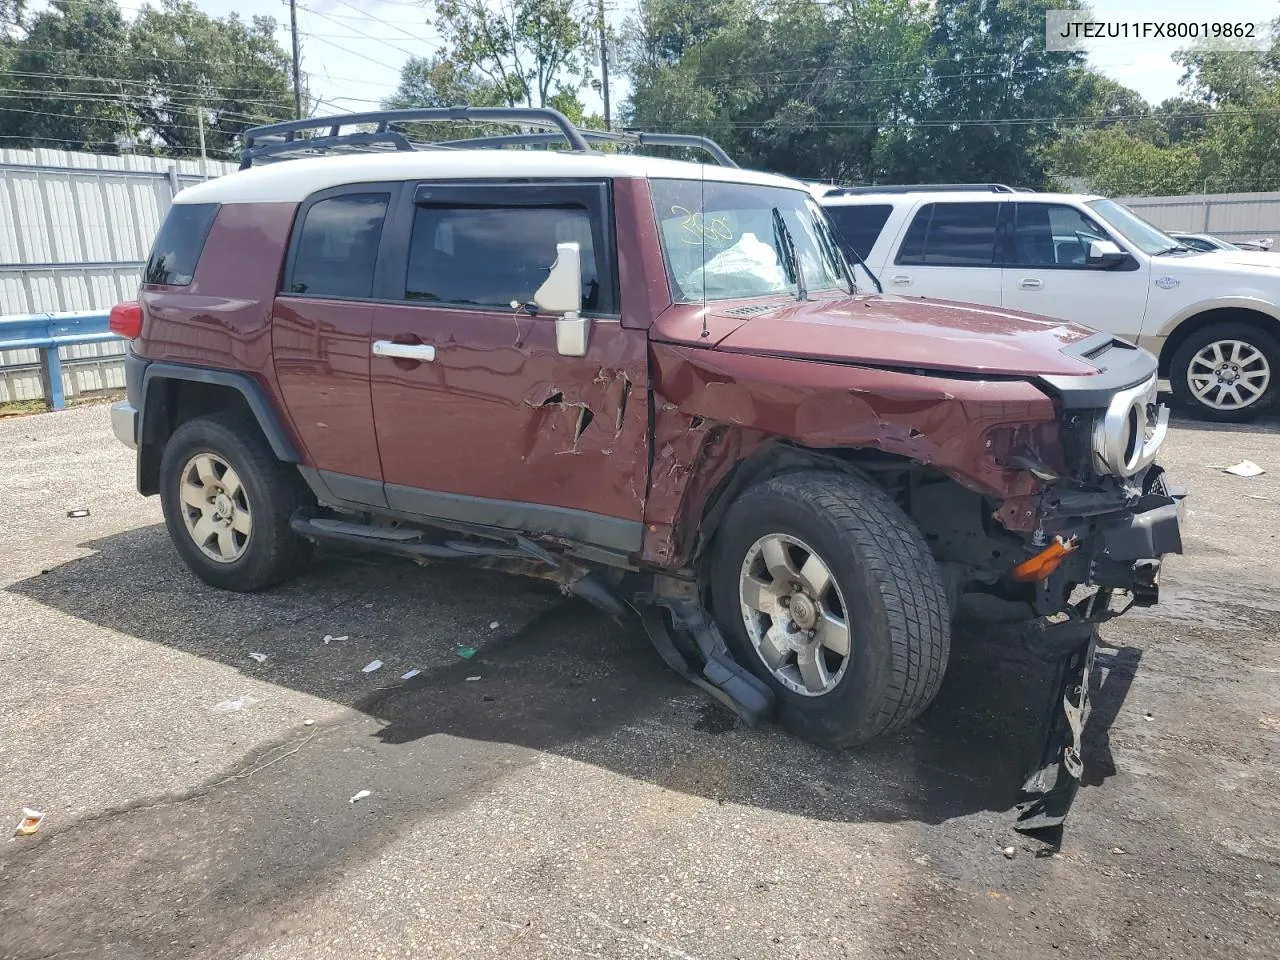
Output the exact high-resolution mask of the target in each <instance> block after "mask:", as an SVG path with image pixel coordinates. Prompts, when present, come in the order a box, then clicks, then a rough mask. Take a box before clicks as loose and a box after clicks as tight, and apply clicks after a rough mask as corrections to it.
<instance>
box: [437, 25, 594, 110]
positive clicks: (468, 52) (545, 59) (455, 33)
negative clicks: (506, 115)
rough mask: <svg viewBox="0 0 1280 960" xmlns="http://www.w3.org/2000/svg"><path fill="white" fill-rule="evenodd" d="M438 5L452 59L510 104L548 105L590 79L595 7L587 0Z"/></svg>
mask: <svg viewBox="0 0 1280 960" xmlns="http://www.w3.org/2000/svg"><path fill="white" fill-rule="evenodd" d="M435 10H436V21H435V25H436V29H437V30H439V31H440V34H441V36H443V37H444V40H445V44H446V46H447V48H448V56H449V59H450V60H452V61H453V62H454V63H457V64H458V65H459V66H461V67H467V68H470V69H472V70H474V71H476V72H477V73H479V74H480V75H481V76H483V77H484V78H485V79H486V80H487V81H488V82H489V83H490V84H491V85H492V87H493V88H494V89H495V90H497V91H498V94H499V96H500V97H501V100H502V102H505V103H506V104H508V105H509V106H516V105H524V106H530V107H541V106H546V105H549V103H550V101H551V98H552V97H554V96H556V95H558V94H560V93H561V92H562V91H564V90H569V91H574V90H578V89H581V88H582V87H583V86H585V85H586V84H587V83H589V81H590V78H591V65H592V62H593V60H592V58H593V56H594V53H595V34H594V32H593V30H592V26H593V23H594V13H593V9H592V8H591V7H590V6H588V5H587V4H586V3H585V0H497V2H490V0H437V2H436V4H435Z"/></svg>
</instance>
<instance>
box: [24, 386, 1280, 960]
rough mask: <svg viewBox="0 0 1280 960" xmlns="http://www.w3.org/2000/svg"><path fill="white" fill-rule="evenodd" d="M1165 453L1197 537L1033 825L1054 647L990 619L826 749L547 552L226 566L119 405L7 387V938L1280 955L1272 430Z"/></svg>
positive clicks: (30, 953) (447, 953)
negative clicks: (910, 706)
mask: <svg viewBox="0 0 1280 960" xmlns="http://www.w3.org/2000/svg"><path fill="white" fill-rule="evenodd" d="M1166 449H1167V453H1166V455H1165V457H1164V462H1165V463H1166V465H1167V466H1168V467H1169V469H1170V472H1171V473H1172V474H1173V476H1174V478H1175V480H1177V481H1178V482H1182V483H1185V484H1187V485H1188V486H1189V487H1190V488H1191V491H1192V499H1191V501H1190V503H1189V506H1190V510H1189V519H1188V528H1187V535H1188V537H1187V540H1188V542H1187V547H1188V553H1187V555H1186V556H1185V557H1182V558H1177V559H1175V560H1173V561H1172V562H1171V563H1169V564H1168V566H1167V567H1166V572H1165V576H1164V581H1163V594H1164V596H1163V599H1162V601H1161V604H1160V606H1159V607H1157V608H1155V609H1153V610H1150V611H1135V612H1132V613H1130V614H1129V615H1126V616H1125V617H1123V618H1121V619H1120V620H1117V621H1114V622H1112V623H1110V624H1108V625H1107V626H1106V627H1105V628H1104V639H1105V641H1106V643H1107V644H1108V646H1107V647H1105V648H1104V649H1103V650H1102V651H1101V653H1100V657H1099V662H1100V670H1099V679H1100V682H1101V688H1100V690H1099V692H1098V693H1097V694H1096V697H1095V709H1094V716H1093V719H1092V721H1091V727H1090V730H1089V736H1088V741H1087V744H1086V748H1087V749H1086V752H1085V762H1086V766H1087V773H1086V785H1085V788H1084V789H1083V790H1081V792H1080V795H1079V798H1078V800H1077V803H1076V807H1075V811H1074V813H1073V815H1072V818H1071V820H1070V821H1069V823H1068V825H1067V828H1066V830H1065V832H1064V834H1063V835H1062V837H1061V840H1060V842H1059V843H1053V842H1043V841H1040V840H1031V839H1027V838H1023V837H1019V836H1018V835H1016V834H1014V833H1013V832H1012V831H1011V829H1010V828H1011V824H1012V821H1013V815H1012V812H1011V810H1010V804H1011V802H1012V799H1013V797H1014V794H1015V791H1016V788H1017V785H1018V782H1019V780H1020V776H1021V774H1022V768H1023V761H1024V759H1025V758H1026V754H1027V751H1028V750H1029V749H1030V747H1031V746H1032V745H1031V744H1030V743H1029V741H1028V736H1027V729H1028V727H1029V726H1030V725H1031V724H1032V722H1033V720H1034V718H1035V717H1036V716H1037V715H1038V712H1039V706H1040V702H1041V701H1042V700H1043V698H1044V697H1045V695H1046V689H1045V685H1046V683H1047V681H1048V677H1047V675H1046V673H1045V671H1044V670H1043V668H1042V667H1041V666H1039V665H1037V664H1036V663H1035V662H1033V661H1031V660H1029V659H1028V658H1027V657H1025V656H1024V655H1022V654H1021V653H1020V652H1019V651H1018V649H1017V648H1011V647H1010V646H1009V645H1008V644H1007V642H1004V641H1003V640H1002V639H1001V637H999V636H997V635H994V634H991V633H983V634H981V635H974V634H973V633H970V632H963V631H962V632H961V633H960V635H959V636H958V637H957V638H956V644H955V651H954V655H953V660H952V663H951V665H950V668H949V671H948V674H947V680H946V683H945V685H944V688H943V691H942V694H941V695H940V697H939V699H938V701H937V702H936V703H935V705H934V706H933V707H932V708H931V709H930V710H929V711H928V712H927V713H926V714H925V716H924V717H923V718H922V719H921V721H920V722H919V723H918V724H916V725H915V726H914V727H913V728H912V729H910V730H908V731H906V732H904V733H903V734H901V735H899V736H896V737H894V738H890V739H887V740H884V741H882V742H877V743H875V744H873V745H871V746H870V747H868V748H864V749H861V750H858V751H853V752H849V753H845V754H832V753H827V752H824V751H821V750H818V749H816V748H812V747H809V746H807V745H805V744H803V743H801V742H798V741H796V740H794V739H792V738H790V737H788V736H786V735H785V734H783V733H781V732H780V731H778V730H776V729H772V728H770V729H764V730H747V729H743V728H741V727H739V726H738V725H737V724H736V723H735V722H733V721H732V720H731V719H729V718H728V717H727V716H726V715H725V714H723V713H721V712H720V711H719V710H717V709H715V708H713V707H711V706H710V705H709V703H708V702H707V700H706V699H705V698H704V697H703V696H702V695H701V694H699V693H698V692H697V691H696V690H694V689H693V688H691V687H687V686H685V685H684V684H682V683H681V682H680V681H679V680H677V679H675V678H674V677H673V676H672V675H670V674H668V673H666V672H665V671H664V670H663V669H662V667H661V665H660V663H659V661H658V658H657V656H656V655H655V654H654V653H653V652H652V651H651V650H650V649H649V647H648V645H647V642H646V641H645V639H644V637H643V635H642V634H641V633H640V632H639V631H638V630H636V629H627V628H619V627H617V626H615V625H613V624H611V623H610V622H609V621H608V620H607V619H605V618H603V617H601V616H599V615H597V614H596V613H595V612H594V611H593V610H592V609H590V608H589V607H586V606H584V605H582V604H581V603H579V602H577V601H570V600H565V599H563V598H561V597H560V596H559V595H558V594H557V593H555V592H554V591H553V590H550V589H548V588H547V587H545V586H543V585H541V584H539V583H535V582H527V581H523V580H517V579H511V578H505V577H502V576H498V575H490V574H483V573H475V572H472V571H469V570H462V569H459V568H455V567H450V566H447V565H443V566H435V567H431V568H428V569H421V568H418V567H414V566H412V565H409V564H406V563H402V562H399V561H395V560H384V559H380V558H372V559H371V558H369V557H359V556H342V555H339V554H336V553H327V554H325V555H323V556H322V557H321V559H320V561H319V562H318V564H317V565H316V567H315V569H314V570H313V571H312V572H311V573H309V574H308V575H307V576H306V577H305V578H303V579H301V580H298V581H296V582H294V583H292V584H290V585H288V586H285V587H283V588H280V589H277V590H274V591H272V592H270V593H267V594H263V595H257V596H236V595H230V594H223V593H218V592H215V591H213V590H211V589H209V588H206V587H204V586H202V585H200V584H199V583H197V582H196V581H195V580H194V578H192V577H191V576H190V575H189V574H188V573H187V572H186V570H185V569H184V568H183V567H182V566H181V565H180V563H179V562H178V559H177V557H176V555H175V553H174V551H173V550H172V548H171V547H170V546H169V544H168V541H167V538H166V536H165V532H164V529H163V526H162V525H161V524H160V512H159V508H158V504H157V503H156V502H155V501H154V500H144V499H142V498H140V497H138V496H137V495H136V494H135V493H134V491H133V460H132V456H131V454H130V453H129V452H128V451H126V450H124V449H123V448H122V447H120V446H119V445H117V444H116V443H115V441H114V440H113V439H111V436H110V430H109V428H108V424H107V413H106V409H105V408H104V407H100V406H99V407H86V408H81V409H76V410H70V411H66V412H63V413H60V414H48V415H37V416H31V417H20V418H11V419H5V420H0V466H2V467H3V471H4V475H5V477H6V483H5V484H4V485H3V487H2V488H0V671H2V675H3V677H4V679H5V682H4V683H3V684H2V685H0V734H2V735H3V736H2V737H0V816H10V817H11V818H12V819H13V821H14V823H16V822H17V820H18V818H19V816H20V812H21V809H22V807H24V806H31V807H37V808H40V809H43V810H44V811H45V812H46V813H47V819H46V821H45V825H44V828H43V829H42V830H41V832H40V833H39V834H37V835H36V836H34V837H28V838H23V839H16V840H13V841H10V842H9V843H0V958H4V960H9V958H14V960H17V958H23V960H35V958H45V957H54V956H59V957H62V956H67V957H91V958H92V957H103V958H108V957H109V958H122V960H123V958H127V960H138V958H169V957H193V958H196V957H199V958H203V957H238V958H246V960H247V958H254V960H316V958H324V957H335V958H337V957H340V958H351V957H361V958H372V957H402V956H422V957H450V958H451V957H481V956H484V957H488V956H502V957H514V958H526V957H556V958H561V957H574V956H588V957H602V958H633V957H674V958H683V960H691V958H698V960H710V958H773V957H787V958H808V957H812V958H820V957H821V958H828V957H836V958H839V957H855V958H864V957H865V958H882V957H886V956H898V955H902V956H912V957H940V958H941V957H946V958H951V957H956V958H959V957H972V956H977V957H984V958H988V957H989V958H1011V960H1012V958H1019V960H1021V958H1026V957H1050V956H1052V957H1057V956H1062V957H1072V958H1092V957H1097V958H1103V957H1105V958H1108V960H1111V958H1128V957H1133V958H1147V957H1151V958H1156V957H1161V958H1166V957H1167V958H1183V957H1232V958H1266V960H1273V958H1275V957H1276V956H1277V955H1280V869H1278V867H1280V826H1278V825H1277V824H1278V823H1280V821H1278V820H1277V812H1278V811H1280V800H1278V799H1277V792H1276V787H1277V783H1278V782H1280V767H1278V766H1277V759H1278V758H1280V695H1278V694H1277V674H1280V650H1278V648H1277V646H1276V633H1277V628H1276V626H1275V623H1276V614H1277V612H1278V611H1280V585H1278V584H1277V581H1276V576H1275V573H1274V571H1275V570H1276V564H1277V559H1278V558H1277V552H1278V551H1280V541H1278V540H1277V536H1280V513H1278V506H1280V430H1277V427H1276V425H1275V423H1274V422H1271V423H1267V424H1263V425H1261V426H1258V425H1255V426H1252V427H1249V428H1222V427H1209V426H1205V425H1203V424H1193V423H1185V422H1184V423H1179V424H1178V425H1177V427H1176V429H1175V431H1174V434H1173V436H1172V438H1171V440H1170V441H1169V443H1168V444H1167V447H1166ZM1245 457H1248V458H1249V459H1252V460H1255V461H1256V462H1258V463H1259V464H1261V465H1262V466H1264V467H1269V468H1271V469H1272V470H1273V471H1274V472H1269V473H1267V474H1265V475H1263V476H1261V477H1257V478H1254V479H1249V480H1244V479H1239V478H1236V477H1231V476H1227V475H1225V474H1223V473H1221V471H1220V470H1219V469H1218V467H1220V466H1221V465H1225V464H1229V463H1233V462H1235V461H1237V460H1240V459H1242V458H1245ZM82 507H83V508H88V509H89V510H90V511H91V513H90V516H88V517H87V518H81V519H72V518H69V517H67V511H69V510H73V509H76V508H82ZM326 634H328V635H330V636H332V637H334V638H336V639H332V640H331V641H330V642H328V643H325V642H324V637H325V635H326ZM459 646H474V647H476V648H478V651H479V652H478V654H477V655H476V656H475V657H474V658H473V659H464V658H462V657H459V656H458V655H457V653H456V649H457V648H458V647H459ZM250 653H260V654H264V655H265V656H266V659H265V661H263V662H257V661H256V660H255V659H253V658H251V657H250V656H249V654H250ZM375 658H376V659H380V660H382V661H383V663H384V666H383V667H382V668H381V669H380V670H377V671H374V672H372V673H364V672H362V668H363V667H364V666H365V665H366V664H367V663H369V662H370V661H371V660H374V659H375ZM411 669H416V670H419V671H421V672H420V674H418V675H417V676H416V677H414V678H412V679H411V680H408V681H402V680H401V679H400V676H401V675H402V674H404V673H405V672H407V671H409V670H411ZM365 790H367V791H370V793H369V795H368V796H367V797H365V798H364V799H361V800H359V801H358V802H355V803H352V802H351V800H352V798H353V797H354V796H355V795H356V794H357V792H358V791H365ZM2 826H3V825H0V827H2ZM1010 845H1011V846H1012V847H1013V848H1014V856H1013V857H1012V858H1008V857H1006V856H1005V855H1004V853H1003V852H1002V850H1003V848H1005V847H1006V846H1010Z"/></svg>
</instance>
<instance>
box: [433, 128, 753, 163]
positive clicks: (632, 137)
mask: <svg viewBox="0 0 1280 960" xmlns="http://www.w3.org/2000/svg"><path fill="white" fill-rule="evenodd" d="M578 132H579V133H580V134H582V138H583V139H584V140H586V141H587V142H588V143H616V144H620V145H622V146H628V147H688V148H689V149H692V150H702V151H703V152H705V153H706V154H708V155H709V156H710V157H711V158H712V159H713V160H715V161H716V163H718V164H719V165H720V166H722V167H736V166H737V164H736V163H734V161H733V158H732V157H730V156H729V154H728V153H726V152H725V149H724V147H722V146H720V144H718V143H716V142H715V141H714V140H712V139H711V138H710V137H700V136H698V135H697V134H692V133H645V132H643V131H640V130H622V131H607V130H585V129H581V128H579V130H578ZM559 139H561V138H560V136H559V135H558V134H554V133H513V134H508V135H499V136H492V137H474V138H471V139H468V140H446V141H444V142H443V143H440V144H437V146H441V147H453V148H461V149H470V148H475V147H507V146H524V145H536V144H540V143H554V142H556V141H557V140H559Z"/></svg>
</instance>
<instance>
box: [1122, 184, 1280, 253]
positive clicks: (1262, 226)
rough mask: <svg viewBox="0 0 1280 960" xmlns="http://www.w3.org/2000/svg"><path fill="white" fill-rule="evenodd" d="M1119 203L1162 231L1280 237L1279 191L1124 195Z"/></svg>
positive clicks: (1233, 237)
mask: <svg viewBox="0 0 1280 960" xmlns="http://www.w3.org/2000/svg"><path fill="white" fill-rule="evenodd" d="M1120 202H1121V203H1123V204H1126V205H1127V206H1129V207H1131V208H1132V209H1133V211H1134V212H1135V213H1137V214H1138V216H1140V217H1142V218H1143V219H1144V220H1149V221H1150V222H1151V223H1154V224H1155V225H1156V226H1157V227H1159V228H1160V229H1161V230H1173V231H1176V232H1178V233H1211V234H1213V235H1214V236H1215V237H1221V238H1222V239H1223V240H1232V241H1235V240H1258V239H1261V238H1264V237H1273V238H1280V193H1208V194H1205V193H1199V194H1190V195H1188V196H1185V197H1122V198H1121V199H1120Z"/></svg>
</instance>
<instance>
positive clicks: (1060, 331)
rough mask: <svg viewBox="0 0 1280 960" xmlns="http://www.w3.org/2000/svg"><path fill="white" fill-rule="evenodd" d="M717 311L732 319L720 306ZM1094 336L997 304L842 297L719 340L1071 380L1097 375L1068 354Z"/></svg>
mask: <svg viewBox="0 0 1280 960" xmlns="http://www.w3.org/2000/svg"><path fill="white" fill-rule="evenodd" d="M730 309H732V308H730ZM709 313H710V315H711V316H716V315H717V314H718V313H719V314H720V316H718V317H716V318H717V319H721V320H723V319H726V317H725V315H724V314H723V313H721V312H720V311H719V309H718V308H717V307H716V306H712V307H711V308H710V311H709ZM734 319H740V317H734ZM716 326H719V324H717V325H716ZM721 329H722V330H723V329H724V328H723V327H721ZM1093 335H1094V332H1093V331H1092V330H1089V329H1087V328H1085V327H1080V326H1076V325H1074V324H1067V323H1062V322H1060V321H1057V320H1049V319H1046V318H1044V317H1037V316H1033V315H1031V314H1025V313H1018V312H1015V311H1010V310H1001V309H997V308H993V307H979V306H974V305H972V304H962V303H952V302H949V301H945V300H925V299H922V298H913V299H908V298H905V297H893V296H876V297H841V298H838V299H828V300H810V301H806V302H804V303H799V302H797V303H791V304H782V305H780V306H779V307H778V308H777V309H773V310H769V311H767V312H762V313H760V314H758V315H757V316H754V317H750V318H749V319H745V320H743V322H742V323H740V324H735V325H734V326H733V329H732V330H730V331H729V332H728V333H727V335H725V336H723V337H721V338H719V342H718V349H721V350H728V351H733V352H735V353H762V354H771V355H774V356H787V357H804V358H808V359H813V360H831V361H839V362H849V363H866V364H869V365H874V366H888V367H909V368H926V369H932V370H955V371H964V372H981V373H989V374H992V375H1011V376H1020V375H1027V374H1056V375H1063V376H1070V375H1083V374H1091V373H1096V372H1097V371H1096V369H1095V368H1094V367H1092V366H1090V365H1089V364H1087V363H1085V362H1084V361H1083V360H1081V359H1079V358H1077V357H1074V356H1071V355H1070V354H1068V353H1064V352H1063V348H1064V347H1069V346H1071V345H1073V344H1078V343H1079V342H1080V341H1082V340H1086V339H1088V338H1089V337H1090V336H1093ZM703 343H705V340H704V341H703Z"/></svg>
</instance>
